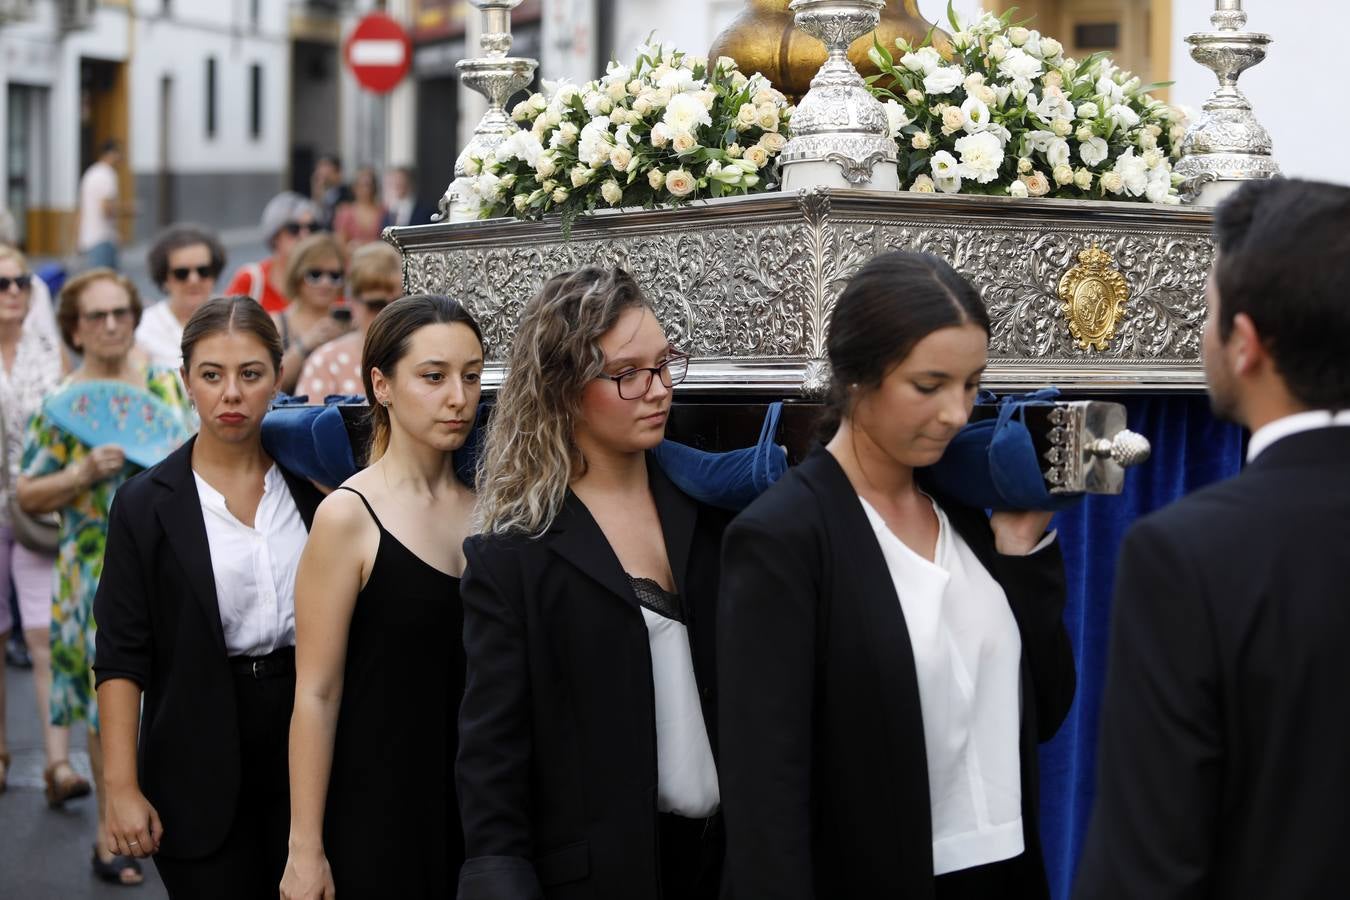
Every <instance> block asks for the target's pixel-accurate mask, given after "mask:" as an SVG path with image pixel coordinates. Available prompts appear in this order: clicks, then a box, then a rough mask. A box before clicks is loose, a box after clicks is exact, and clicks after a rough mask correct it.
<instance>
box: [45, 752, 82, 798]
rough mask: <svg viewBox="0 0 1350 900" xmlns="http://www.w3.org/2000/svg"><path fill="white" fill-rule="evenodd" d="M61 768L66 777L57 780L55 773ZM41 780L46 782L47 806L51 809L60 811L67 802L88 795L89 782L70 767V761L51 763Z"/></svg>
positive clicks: (60, 760) (63, 760) (61, 760)
mask: <svg viewBox="0 0 1350 900" xmlns="http://www.w3.org/2000/svg"><path fill="white" fill-rule="evenodd" d="M63 766H64V767H65V770H66V777H64V778H57V777H56V773H57V772H58V771H60V770H61V768H62V767H63ZM42 780H43V781H45V782H47V805H48V806H50V807H51V808H52V809H60V808H61V806H62V804H64V803H65V802H66V801H67V800H73V799H75V798H76V797H85V796H88V794H89V782H88V781H86V780H85V779H84V778H83V777H82V776H81V775H80V773H78V772H76V771H75V770H74V769H73V768H72V767H71V765H70V760H66V759H58V760H57V761H56V762H54V763H52V764H51V765H50V766H48V767H47V769H46V771H44V772H43V773H42Z"/></svg>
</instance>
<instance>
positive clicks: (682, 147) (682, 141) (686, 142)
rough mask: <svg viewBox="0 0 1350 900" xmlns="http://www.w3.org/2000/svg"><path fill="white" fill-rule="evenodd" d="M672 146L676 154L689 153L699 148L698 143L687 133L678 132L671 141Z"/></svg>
mask: <svg viewBox="0 0 1350 900" xmlns="http://www.w3.org/2000/svg"><path fill="white" fill-rule="evenodd" d="M670 146H671V149H673V150H674V151H675V152H676V153H688V152H689V151H690V150H694V149H696V148H697V147H698V141H697V140H695V139H694V136H693V135H692V134H690V133H689V132H687V131H677V132H675V136H674V137H673V138H671V139H670Z"/></svg>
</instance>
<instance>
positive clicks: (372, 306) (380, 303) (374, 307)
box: [356, 297, 397, 313]
mask: <svg viewBox="0 0 1350 900" xmlns="http://www.w3.org/2000/svg"><path fill="white" fill-rule="evenodd" d="M395 299H397V298H395V297H376V298H375V299H373V300H357V301H356V302H357V303H360V304H361V305H362V306H364V307H365V308H366V309H368V310H370V311H371V312H373V313H378V312H379V311H380V310H382V309H384V308H385V307H386V306H388V305H389V304H390V303H393V302H394V300H395Z"/></svg>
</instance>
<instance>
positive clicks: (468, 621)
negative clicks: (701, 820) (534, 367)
mask: <svg viewBox="0 0 1350 900" xmlns="http://www.w3.org/2000/svg"><path fill="white" fill-rule="evenodd" d="M648 471H649V473H650V474H649V477H650V481H651V487H652V493H653V495H654V496H655V500H656V508H657V512H658V514H659V515H660V517H661V527H662V531H663V532H664V533H665V541H666V552H667V554H668V555H669V559H670V566H671V570H672V572H673V574H674V576H675V585H676V590H677V591H678V592H679V594H680V595H681V597H682V598H683V600H684V604H685V615H686V622H687V625H688V627H689V642H690V648H691V650H692V653H693V658H694V672H695V677H696V679H697V681H698V684H699V692H700V694H701V696H702V701H703V715H704V721H705V722H706V723H707V726H708V729H709V737H710V739H711V740H712V741H713V745H714V746H716V737H715V733H714V728H715V723H716V721H717V716H716V698H715V696H714V693H713V685H714V684H715V682H716V675H715V671H714V670H715V661H714V640H713V635H714V632H713V628H714V603H715V602H716V599H717V578H718V552H719V546H720V544H721V539H722V531H723V529H724V527H725V524H726V521H727V516H726V514H725V513H721V512H719V511H717V510H714V509H712V508H711V507H707V506H703V505H701V504H699V503H697V502H696V501H694V500H693V499H691V498H690V497H688V496H687V495H685V494H684V493H682V492H681V491H680V490H679V489H677V488H676V487H675V486H674V485H673V484H671V482H670V481H669V479H667V478H666V476H665V475H664V473H662V472H661V470H660V468H659V467H658V466H657V465H656V464H655V462H654V461H653V460H652V459H651V458H650V457H649V458H648ZM464 551H465V556H466V557H467V558H468V567H467V569H466V570H465V572H464V580H463V582H462V584H461V586H460V596H461V598H462V599H463V603H464V648H465V654H466V656H467V660H468V673H467V682H466V688H465V692H464V703H463V705H462V706H461V708H460V717H459V728H460V738H459V760H458V765H457V767H456V783H457V785H458V790H459V805H460V811H461V813H462V819H463V822H464V840H465V847H466V856H467V861H466V862H465V864H464V868H463V870H462V872H461V876H460V882H459V897H460V900H531V898H541V897H546V898H549V900H564V898H582V897H584V898H588V900H656V898H657V897H659V896H660V889H659V886H658V872H657V862H656V860H657V844H656V819H657V813H656V782H657V772H656V724H655V713H654V701H653V698H652V661H651V652H650V650H649V646H648V638H647V627H646V624H645V623H644V620H643V617H642V612H641V606H640V605H639V603H638V600H637V597H636V595H635V594H634V593H633V590H632V588H631V586H630V585H629V582H628V578H627V576H626V575H625V573H624V571H623V569H622V567H621V566H620V563H619V560H618V557H616V556H615V555H614V551H613V550H612V549H611V548H610V545H609V542H608V541H607V540H606V539H605V536H604V533H603V532H602V531H601V530H600V526H599V525H597V524H596V522H595V519H593V518H592V517H591V514H590V512H589V511H588V510H587V509H586V507H585V505H584V504H583V503H582V502H581V501H580V500H578V499H577V497H576V496H575V495H573V494H572V493H571V492H569V493H568V496H567V501H566V503H565V505H564V507H563V509H562V512H561V514H560V515H559V516H558V518H557V519H556V520H555V521H554V523H553V525H552V526H551V527H550V528H549V529H548V531H546V532H545V533H544V534H543V535H542V536H541V537H538V538H530V537H525V536H510V537H504V536H491V535H476V536H474V537H471V538H469V539H468V541H466V542H465V545H464Z"/></svg>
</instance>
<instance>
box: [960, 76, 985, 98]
mask: <svg viewBox="0 0 1350 900" xmlns="http://www.w3.org/2000/svg"><path fill="white" fill-rule="evenodd" d="M961 86H962V87H963V88H965V89H966V93H967V94H973V93H975V89H976V88H978V87H983V86H984V76H983V75H982V74H980V73H979V72H971V73H970V74H969V75H967V76H966V80H965V81H963V82H961Z"/></svg>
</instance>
